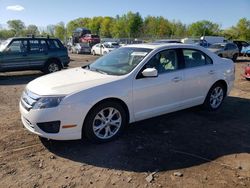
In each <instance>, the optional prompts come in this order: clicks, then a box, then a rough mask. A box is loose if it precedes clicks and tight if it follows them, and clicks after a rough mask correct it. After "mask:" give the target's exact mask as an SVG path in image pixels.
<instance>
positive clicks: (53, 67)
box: [43, 60, 61, 74]
mask: <svg viewBox="0 0 250 188" xmlns="http://www.w3.org/2000/svg"><path fill="white" fill-rule="evenodd" d="M60 70H61V65H60V63H59V62H58V61H56V60H50V61H48V63H46V65H45V67H44V70H43V72H44V73H46V74H48V73H52V72H57V71H60Z"/></svg>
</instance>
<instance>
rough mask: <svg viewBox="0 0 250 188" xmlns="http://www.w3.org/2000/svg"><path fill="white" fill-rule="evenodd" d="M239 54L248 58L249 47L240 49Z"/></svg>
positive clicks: (249, 54)
mask: <svg viewBox="0 0 250 188" xmlns="http://www.w3.org/2000/svg"><path fill="white" fill-rule="evenodd" d="M241 54H242V55H244V56H248V57H250V45H249V46H246V47H242V50H241Z"/></svg>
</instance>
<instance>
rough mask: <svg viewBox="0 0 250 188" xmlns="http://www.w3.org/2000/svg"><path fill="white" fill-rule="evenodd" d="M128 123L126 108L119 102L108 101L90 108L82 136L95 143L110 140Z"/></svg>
mask: <svg viewBox="0 0 250 188" xmlns="http://www.w3.org/2000/svg"><path fill="white" fill-rule="evenodd" d="M111 112H112V113H111ZM110 113H111V114H112V115H110ZM119 120H120V121H119ZM111 123H113V124H111ZM126 124H127V117H126V112H125V110H124V108H123V107H122V106H121V105H120V104H119V103H116V102H111V101H106V102H103V103H100V104H98V105H97V106H94V107H93V108H92V109H91V110H90V112H89V113H88V115H87V117H86V119H85V122H84V124H83V129H82V135H83V136H82V137H84V136H85V137H86V138H87V139H88V140H89V141H91V142H94V143H105V142H109V141H111V140H114V139H116V138H117V137H118V136H119V135H120V134H121V133H122V131H123V130H124V128H125V126H126ZM94 129H96V130H95V131H94Z"/></svg>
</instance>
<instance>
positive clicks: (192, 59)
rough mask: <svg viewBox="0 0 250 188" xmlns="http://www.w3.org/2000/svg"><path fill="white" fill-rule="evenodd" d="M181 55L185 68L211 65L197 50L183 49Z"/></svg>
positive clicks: (208, 58) (210, 60)
mask: <svg viewBox="0 0 250 188" xmlns="http://www.w3.org/2000/svg"><path fill="white" fill-rule="evenodd" d="M183 55H184V60H185V67H186V68H192V67H199V66H203V65H208V64H212V63H213V62H212V59H211V58H210V57H208V56H207V55H206V54H204V53H203V52H201V51H199V50H193V49H184V50H183Z"/></svg>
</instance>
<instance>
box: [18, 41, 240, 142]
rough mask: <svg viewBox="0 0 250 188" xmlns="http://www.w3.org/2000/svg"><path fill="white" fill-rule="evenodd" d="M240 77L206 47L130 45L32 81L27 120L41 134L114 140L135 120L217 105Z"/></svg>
mask: <svg viewBox="0 0 250 188" xmlns="http://www.w3.org/2000/svg"><path fill="white" fill-rule="evenodd" d="M234 79H235V76H234V64H233V62H232V61H231V60H229V59H223V58H220V57H218V56H217V55H215V54H213V53H212V52H210V51H208V50H206V49H205V48H203V47H200V46H193V45H187V44H140V45H128V46H125V47H121V48H119V49H117V50H115V51H113V52H111V53H109V54H107V55H106V56H103V57H101V58H99V59H97V60H96V61H95V62H94V63H92V64H90V65H89V66H85V67H79V68H73V69H69V70H64V71H60V72H57V73H53V74H49V75H46V76H42V77H40V78H37V79H35V80H33V81H31V82H30V83H29V84H28V85H27V86H26V89H25V91H24V92H23V95H22V97H21V101H20V112H21V119H22V122H23V124H24V126H25V127H26V128H27V129H28V130H29V131H31V132H32V133H35V134H37V135H39V136H41V137H45V138H50V139H56V140H73V139H81V138H87V139H89V140H91V141H94V142H107V141H110V140H112V139H114V138H116V137H117V136H119V135H120V133H121V132H122V131H123V130H124V127H125V126H126V125H128V124H129V123H132V122H136V121H139V120H143V119H147V118H151V117H155V116H159V115H162V114H165V113H169V112H173V111H177V110H181V109H185V108H189V107H192V106H196V105H203V106H204V107H206V108H207V109H208V110H210V111H214V110H217V109H218V108H219V107H220V106H221V104H222V102H223V99H224V98H225V97H226V96H227V95H228V93H229V92H230V90H231V88H232V86H233V82H234Z"/></svg>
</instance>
